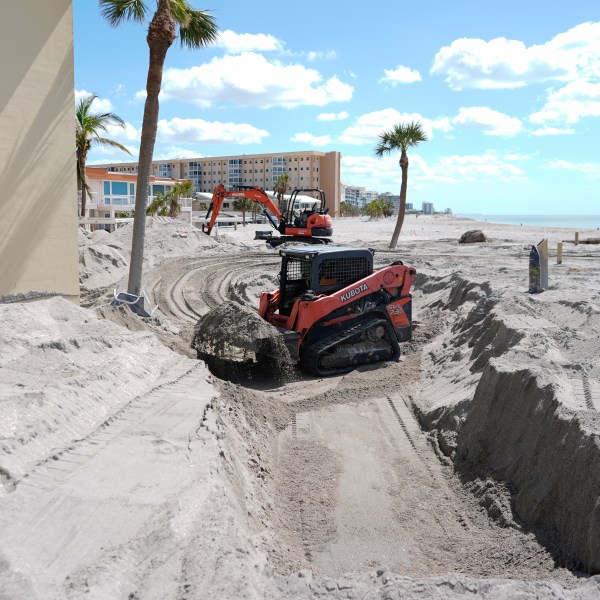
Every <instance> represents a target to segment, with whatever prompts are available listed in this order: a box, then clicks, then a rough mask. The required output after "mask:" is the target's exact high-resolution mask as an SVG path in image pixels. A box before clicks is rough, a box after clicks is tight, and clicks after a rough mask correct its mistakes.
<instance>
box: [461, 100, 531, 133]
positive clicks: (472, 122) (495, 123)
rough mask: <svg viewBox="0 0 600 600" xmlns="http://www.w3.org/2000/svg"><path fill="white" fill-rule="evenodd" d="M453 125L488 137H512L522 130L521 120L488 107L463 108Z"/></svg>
mask: <svg viewBox="0 0 600 600" xmlns="http://www.w3.org/2000/svg"><path fill="white" fill-rule="evenodd" d="M452 124H453V125H458V126H460V127H464V128H468V129H477V130H481V131H483V133H485V134H486V135H499V136H506V137H512V136H515V135H517V133H519V132H520V131H521V129H522V124H521V121H520V119H517V118H516V117H509V116H508V115H505V114H504V113H501V112H498V111H497V110H493V109H491V108H488V107H487V106H470V107H468V108H464V107H463V108H461V109H460V110H459V111H458V115H456V117H454V118H453V119H452Z"/></svg>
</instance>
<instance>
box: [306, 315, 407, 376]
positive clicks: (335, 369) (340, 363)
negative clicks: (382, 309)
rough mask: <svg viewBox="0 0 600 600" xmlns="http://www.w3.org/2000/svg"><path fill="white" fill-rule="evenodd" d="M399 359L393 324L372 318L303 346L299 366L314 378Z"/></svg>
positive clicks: (325, 329) (325, 330)
mask: <svg viewBox="0 0 600 600" xmlns="http://www.w3.org/2000/svg"><path fill="white" fill-rule="evenodd" d="M324 332H327V328H324ZM399 356H400V346H399V345H398V341H397V339H396V335H395V333H394V330H393V328H392V326H391V324H390V322H389V321H388V320H387V319H384V318H381V317H378V316H371V317H368V318H363V319H361V320H360V322H359V323H357V324H356V325H354V326H352V327H349V328H346V327H344V328H343V329H341V330H338V331H337V332H336V333H331V334H327V333H325V337H323V338H321V339H320V340H318V341H317V342H315V343H310V344H308V345H306V346H303V348H302V349H301V352H300V367H301V369H302V370H303V371H305V372H308V373H312V374H313V375H318V376H330V375H340V374H343V373H348V372H350V371H352V370H353V369H355V368H356V367H358V366H360V365H364V364H370V363H375V362H379V361H384V360H397V359H398V357H399Z"/></svg>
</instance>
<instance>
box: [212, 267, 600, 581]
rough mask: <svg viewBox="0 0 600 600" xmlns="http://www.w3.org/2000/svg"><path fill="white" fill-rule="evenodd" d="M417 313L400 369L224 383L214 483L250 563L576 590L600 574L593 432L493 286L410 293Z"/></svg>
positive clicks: (427, 285) (442, 283)
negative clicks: (235, 512)
mask: <svg viewBox="0 0 600 600" xmlns="http://www.w3.org/2000/svg"><path fill="white" fill-rule="evenodd" d="M415 299H416V302H415V304H417V305H418V306H420V310H419V315H418V318H419V323H418V326H417V327H416V329H415V335H414V339H413V341H412V342H411V343H410V344H408V345H406V346H405V348H404V349H403V356H402V357H401V360H400V362H398V363H383V364H380V365H376V366H372V367H365V368H361V369H357V370H355V371H353V372H352V373H350V374H348V375H345V376H341V377H333V378H328V379H317V378H310V377H307V376H303V375H300V374H296V375H295V376H293V377H291V378H288V379H287V380H286V381H282V380H281V378H280V377H278V378H275V379H273V380H269V379H268V378H266V379H265V378H264V374H263V378H262V379H260V381H256V380H254V381H252V382H251V384H250V385H242V384H240V379H239V378H237V379H236V381H237V383H233V382H230V381H224V380H221V381H219V382H218V386H219V388H220V392H221V395H220V398H219V401H218V409H217V410H218V419H219V421H220V424H221V427H222V429H223V432H224V436H225V438H226V439H227V442H228V443H227V444H226V445H225V448H226V451H225V453H224V461H225V465H226V470H227V472H228V474H229V480H230V482H231V485H232V489H233V492H234V494H235V495H236V497H237V500H238V502H239V505H240V508H241V509H242V511H243V514H244V515H246V522H247V525H248V530H249V533H250V535H251V536H252V538H253V540H254V542H255V544H256V546H257V547H258V548H259V549H260V550H261V551H263V552H264V553H266V555H267V557H268V560H269V562H270V564H271V565H272V566H273V567H274V568H275V569H276V570H277V571H278V572H281V573H289V572H292V571H295V570H298V569H311V570H312V571H313V572H315V573H319V574H323V575H332V576H339V575H341V574H343V573H348V572H360V571H368V570H373V569H376V568H388V569H391V570H392V571H394V572H397V573H400V574H402V575H406V576H411V577H425V576H431V575H436V574H443V573H449V572H454V573H462V574H464V575H469V576H474V577H508V578H514V579H551V580H556V581H559V582H560V583H561V584H563V585H567V586H570V585H575V584H576V583H577V580H578V578H579V577H582V576H583V577H585V576H586V574H587V573H597V572H599V571H600V509H599V507H598V503H597V499H598V497H599V495H600V489H599V485H600V450H599V443H598V435H597V433H595V432H597V431H598V430H599V429H600V428H599V427H598V421H597V417H596V415H595V414H592V412H591V411H585V410H584V411H581V410H577V409H576V408H573V407H572V406H569V403H568V402H563V400H564V398H563V392H564V390H563V389H562V388H561V384H560V378H561V374H560V373H558V374H557V373H554V374H553V373H551V372H549V371H548V370H544V369H542V368H541V367H538V366H533V365H535V364H536V360H535V359H536V358H537V356H536V349H537V350H539V351H540V352H541V351H543V350H544V348H545V347H544V344H543V343H540V339H539V336H538V338H536V339H535V340H533V339H532V337H533V336H532V335H531V334H530V332H528V331H527V328H522V327H521V328H520V327H518V326H517V325H518V324H519V323H521V321H519V318H521V319H523V318H524V317H523V315H520V317H519V318H517V317H516V316H515V315H514V314H508V313H507V312H506V310H505V309H506V307H505V306H504V305H503V303H502V300H501V298H499V297H498V296H497V294H495V293H494V292H493V291H492V290H491V289H490V288H489V285H487V284H485V283H483V284H480V283H474V282H471V281H466V280H463V279H461V278H460V277H459V276H458V275H454V276H449V277H445V278H443V277H433V276H431V277H425V276H420V277H419V280H418V282H417V286H416V290H415ZM528 318H529V317H528ZM530 318H533V317H531V316H530ZM536 318H537V317H536ZM551 338H552V335H551V334H549V336H548V339H549V340H550V342H548V343H551V342H552V343H556V340H555V339H554V340H552V339H551ZM540 348H541V350H540ZM545 349H546V350H547V347H546V348H545ZM524 356H527V357H528V360H527V361H525V360H524ZM217 375H221V376H222V375H223V372H222V371H221V372H219V373H217ZM259 388H262V389H259Z"/></svg>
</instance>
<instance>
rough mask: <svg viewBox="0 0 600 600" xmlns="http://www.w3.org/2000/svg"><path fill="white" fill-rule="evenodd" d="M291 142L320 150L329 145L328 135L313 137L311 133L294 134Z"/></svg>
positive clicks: (329, 137) (329, 138)
mask: <svg viewBox="0 0 600 600" xmlns="http://www.w3.org/2000/svg"><path fill="white" fill-rule="evenodd" d="M290 139H291V141H292V142H302V143H303V144H308V145H309V146H314V147H317V148H320V147H322V146H327V145H329V144H331V136H330V135H313V134H312V133H296V134H295V135H294V136H292V137H291V138H290Z"/></svg>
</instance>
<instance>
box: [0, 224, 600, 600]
mask: <svg viewBox="0 0 600 600" xmlns="http://www.w3.org/2000/svg"><path fill="white" fill-rule="evenodd" d="M393 227H394V220H393V219H380V220H367V219H364V218H348V219H344V218H338V219H336V220H335V223H334V241H335V242H336V243H338V244H340V245H351V246H356V247H369V248H373V249H374V250H375V255H374V256H375V266H376V267H381V266H384V265H387V264H390V263H391V262H393V261H396V260H402V261H404V263H405V264H409V265H411V266H413V267H414V268H415V269H416V270H417V279H416V283H415V286H414V289H413V318H414V322H415V323H414V324H415V327H414V334H413V339H412V341H411V342H409V343H406V344H404V345H403V346H402V356H401V358H400V360H399V361H398V362H388V363H382V364H378V365H375V366H369V367H361V368H359V369H357V370H355V371H353V372H351V373H349V374H347V375H343V376H334V377H329V378H325V379H324V378H317V377H310V376H307V375H303V374H300V373H299V372H293V373H291V374H290V375H289V376H288V377H287V378H285V379H284V380H282V379H281V378H269V377H261V378H254V379H249V380H246V381H227V380H225V379H222V378H220V377H217V376H216V375H214V374H212V373H211V372H210V371H209V369H208V368H207V366H206V365H205V364H204V363H203V362H202V361H199V360H197V358H196V352H195V351H194V350H193V349H192V348H191V342H192V338H193V335H194V325H195V324H196V322H197V320H198V318H199V317H200V316H202V315H205V314H206V313H207V312H209V311H210V309H211V308H214V307H216V306H219V305H220V304H221V303H222V302H223V301H224V300H235V301H237V302H239V303H241V304H244V305H246V306H248V307H252V308H256V307H257V305H258V298H259V294H260V292H261V291H263V290H265V289H276V288H277V286H278V281H277V273H278V265H279V262H280V258H279V255H278V252H277V250H275V249H272V248H269V247H267V246H266V245H265V244H264V242H261V241H256V240H254V234H255V231H256V230H257V229H259V230H265V229H268V225H261V226H257V225H248V226H247V227H238V228H237V230H233V229H221V230H220V231H218V232H217V235H213V236H211V237H208V236H206V235H204V234H203V233H202V232H201V231H199V230H198V229H196V228H193V227H191V226H190V225H189V224H188V223H184V222H183V221H173V220H170V219H166V218H163V219H160V218H159V219H149V220H148V222H147V237H146V250H145V271H144V289H145V292H146V294H147V295H148V298H149V306H150V307H151V308H154V307H155V306H156V309H155V311H154V312H153V316H152V318H150V319H140V318H138V317H135V316H134V315H132V314H131V313H130V312H128V310H127V309H124V308H112V307H111V306H110V301H111V300H112V297H113V291H114V289H115V288H118V289H124V288H125V282H126V278H127V273H128V265H129V251H130V246H131V227H130V226H125V227H123V228H120V229H118V230H117V231H116V232H114V233H112V234H109V233H107V232H103V231H100V232H95V233H91V234H90V233H87V232H84V231H82V230H81V231H80V234H79V244H80V279H81V307H76V306H74V305H73V304H71V303H69V302H68V301H66V300H64V299H61V298H52V299H48V300H43V301H37V302H29V303H20V304H6V305H0V327H1V328H2V334H1V335H0V531H1V532H2V533H1V535H0V599H2V600H4V599H7V600H8V599H11V600H26V599H27V600H31V599H42V598H43V599H44V600H48V599H62V598H68V599H76V598H84V597H85V598H87V599H99V600H100V599H109V598H110V599H112V598H118V599H121V598H122V599H128V600H134V599H136V600H148V599H157V600H158V599H161V600H163V599H180V600H182V599H184V598H185V599H195V598H283V599H292V598H294V599H296V598H297V599H300V598H302V599H304V598H335V599H338V598H340V599H341V598H411V599H412V598H455V597H459V596H464V595H466V594H469V595H470V596H475V597H478V598H479V597H480V598H506V599H508V598H515V597H519V598H572V599H575V598H578V599H584V598H598V597H600V575H599V574H600V416H599V415H600V413H599V411H600V362H599V361H598V355H599V353H600V287H599V284H598V282H599V281H600V246H598V245H587V244H579V245H575V244H573V243H572V242H571V241H572V240H573V239H574V234H575V232H574V230H569V229H558V228H556V229H547V228H534V227H525V226H514V225H500V224H493V223H487V222H476V221H471V220H468V219H462V218H457V217H452V216H448V215H433V216H423V215H421V216H418V217H417V216H415V215H408V216H407V217H406V220H405V223H404V227H403V231H402V234H401V236H400V240H399V243H398V246H397V248H396V249H394V250H390V249H389V247H388V244H389V240H390V238H391V235H392V231H393ZM472 229H481V230H482V231H483V232H484V234H485V235H486V237H487V238H488V241H487V242H484V243H474V244H459V243H458V240H459V238H460V236H461V235H462V234H463V233H464V232H465V231H467V230H472ZM592 237H598V232H597V231H596V230H595V229H594V230H588V231H585V230H581V231H580V238H582V239H585V238H592ZM544 238H545V239H547V240H548V244H549V249H550V259H549V270H548V279H549V286H548V289H547V290H545V291H544V292H543V293H540V294H530V293H528V287H529V281H528V262H529V252H530V247H531V245H532V244H533V245H535V244H537V243H538V242H540V241H541V240H542V239H544ZM562 241H564V252H563V260H562V264H557V261H556V252H557V244H558V243H559V242H562ZM231 327H235V324H231Z"/></svg>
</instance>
